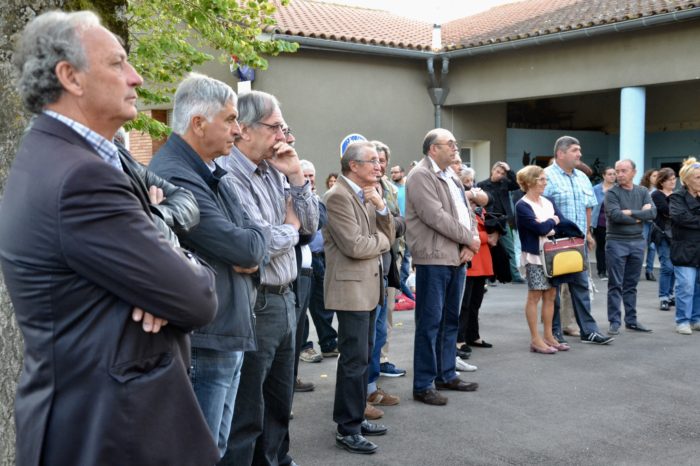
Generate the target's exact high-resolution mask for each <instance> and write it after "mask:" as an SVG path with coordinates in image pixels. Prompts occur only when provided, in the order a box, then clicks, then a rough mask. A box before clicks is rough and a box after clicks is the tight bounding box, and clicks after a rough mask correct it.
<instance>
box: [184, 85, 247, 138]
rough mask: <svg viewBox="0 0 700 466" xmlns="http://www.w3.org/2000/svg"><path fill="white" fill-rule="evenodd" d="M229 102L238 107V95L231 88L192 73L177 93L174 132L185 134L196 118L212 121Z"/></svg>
mask: <svg viewBox="0 0 700 466" xmlns="http://www.w3.org/2000/svg"><path fill="white" fill-rule="evenodd" d="M229 102H232V103H233V105H236V93H235V92H233V89H231V86H229V85H228V84H226V83H224V82H221V81H219V80H218V79H214V78H210V77H209V76H205V75H203V74H199V73H190V74H189V76H187V77H186V78H185V79H184V80H183V81H182V82H181V83H180V85H179V86H177V91H175V99H174V103H173V122H172V126H173V132H175V133H177V134H181V135H182V134H185V133H186V132H187V130H188V129H189V127H190V122H191V121H192V118H194V117H195V116H201V117H203V118H206V120H207V121H211V120H212V118H214V116H215V115H216V114H217V113H219V112H220V111H221V110H222V109H223V108H224V107H225V106H226V104H227V103H229Z"/></svg>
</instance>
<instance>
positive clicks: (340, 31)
mask: <svg viewBox="0 0 700 466" xmlns="http://www.w3.org/2000/svg"><path fill="white" fill-rule="evenodd" d="M274 17H275V19H276V20H277V27H276V28H275V32H277V33H280V34H289V35H294V36H302V37H313V38H317V39H328V40H337V41H343V42H357V43H361V44H371V45H380V46H386V47H394V48H402V49H414V50H430V46H431V43H432V34H433V25H432V24H431V23H427V22H423V21H417V20H414V19H409V18H402V17H401V16H397V15H394V14H391V13H389V12H386V11H381V10H372V9H368V8H360V7H354V6H348V5H337V4H333V3H325V2H314V1H311V0H291V1H290V2H289V5H287V6H286V7H278V10H277V12H276V13H275V15H274Z"/></svg>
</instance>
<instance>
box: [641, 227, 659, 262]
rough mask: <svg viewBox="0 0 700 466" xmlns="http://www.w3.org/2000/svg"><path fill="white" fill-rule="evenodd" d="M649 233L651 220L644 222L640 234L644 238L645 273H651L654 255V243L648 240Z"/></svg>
mask: <svg viewBox="0 0 700 466" xmlns="http://www.w3.org/2000/svg"><path fill="white" fill-rule="evenodd" d="M650 233H651V222H646V223H644V230H642V235H643V236H644V239H645V240H646V249H647V263H646V268H645V271H646V273H652V272H653V271H654V256H655V255H656V245H655V244H654V243H653V242H651V241H650V239H651V238H649V234H650Z"/></svg>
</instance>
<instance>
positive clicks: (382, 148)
mask: <svg viewBox="0 0 700 466" xmlns="http://www.w3.org/2000/svg"><path fill="white" fill-rule="evenodd" d="M371 142H372V144H374V147H375V148H376V149H377V153H379V152H384V153H385V154H386V161H387V162H388V161H389V159H391V150H390V149H389V146H387V145H386V144H384V143H383V142H382V141H371Z"/></svg>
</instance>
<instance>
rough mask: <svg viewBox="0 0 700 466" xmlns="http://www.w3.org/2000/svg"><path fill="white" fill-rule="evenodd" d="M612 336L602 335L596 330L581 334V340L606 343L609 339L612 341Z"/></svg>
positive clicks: (598, 343)
mask: <svg viewBox="0 0 700 466" xmlns="http://www.w3.org/2000/svg"><path fill="white" fill-rule="evenodd" d="M613 340H614V338H613V337H604V336H603V335H601V334H600V333H598V332H593V333H591V334H588V335H584V334H581V341H582V342H583V343H593V344H596V345H607V344H608V343H610V342H611V341H613Z"/></svg>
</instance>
